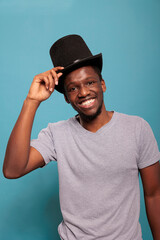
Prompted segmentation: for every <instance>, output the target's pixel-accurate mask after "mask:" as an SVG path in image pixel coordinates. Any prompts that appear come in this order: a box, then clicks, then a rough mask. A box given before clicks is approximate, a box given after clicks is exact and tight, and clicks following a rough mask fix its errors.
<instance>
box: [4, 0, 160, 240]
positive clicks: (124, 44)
mask: <svg viewBox="0 0 160 240" xmlns="http://www.w3.org/2000/svg"><path fill="white" fill-rule="evenodd" d="M73 33H75V34H80V35H82V37H83V38H84V39H85V41H86V42H87V44H88V45H89V47H90V49H91V51H92V53H93V54H98V53H100V52H102V53H103V60H104V65H103V66H104V67H103V72H102V74H103V78H104V79H105V81H106V86H107V91H106V93H105V103H106V107H107V109H108V110H115V111H118V112H123V113H127V114H133V115H139V116H141V117H143V118H144V119H146V120H147V121H148V122H149V124H150V125H151V127H152V129H153V132H154V134H155V137H156V139H157V142H158V145H159V146H160V134H159V133H160V125H159V123H160V106H159V103H160V100H159V99H160V98H159V89H160V81H159V77H160V64H159V63H160V46H159V43H160V1H159V0H121V1H120V0H99V1H98V0H81V1H76V0H46V1H44V0H32V1H31V0H30V1H29V0H28V1H26V0H14V1H12V0H0V35H1V36H0V76H1V94H0V112H1V117H0V132H1V134H0V168H1V169H2V164H3V159H4V154H5V148H6V145H7V141H8V138H9V135H10V133H11V130H12V128H13V126H14V124H15V122H16V119H17V117H18V115H19V112H20V110H21V107H22V104H23V101H24V99H25V98H26V95H27V92H28V90H29V87H30V84H31V82H32V79H33V77H34V76H35V75H36V74H38V73H41V72H43V71H46V70H48V69H50V68H52V63H51V60H50V57H49V48H50V46H51V45H52V43H53V42H54V41H56V40H57V39H58V38H60V37H62V36H64V35H67V34H73ZM74 114H75V112H74V110H72V108H71V107H70V106H69V105H68V104H66V103H65V102H64V99H63V96H62V95H61V94H59V93H56V92H55V93H54V94H53V95H52V96H51V97H50V99H48V100H47V101H46V102H43V103H42V104H41V105H40V108H39V109H38V111H37V114H36V118H35V121H34V126H33V131H32V138H36V137H37V134H38V132H39V131H40V130H41V129H42V128H44V127H46V126H47V124H48V122H54V121H59V120H62V119H67V118H69V117H71V116H73V115H74ZM140 184H141V182H140ZM58 194H59V192H58V174H57V164H56V163H51V164H49V165H48V166H47V167H45V168H43V169H38V170H36V171H34V172H32V173H30V174H28V175H26V176H24V177H23V178H20V179H16V180H7V179H5V178H4V177H3V174H2V171H1V172H0V239H2V240H19V239H20V240H22V239H23V240H32V239H39V240H45V239H47V240H51V239H52V240H53V239H54V240H58V239H59V237H58V233H57V226H58V224H59V223H60V222H61V220H62V217H61V213H60V208H59V197H58ZM140 222H141V225H142V232H143V238H144V240H150V239H152V237H151V232H150V229H149V226H148V222H147V218H146V214H145V207H144V200H143V190H142V185H141V213H140Z"/></svg>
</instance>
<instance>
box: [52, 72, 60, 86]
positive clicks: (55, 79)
mask: <svg viewBox="0 0 160 240" xmlns="http://www.w3.org/2000/svg"><path fill="white" fill-rule="evenodd" d="M51 74H52V76H53V78H54V82H55V85H57V84H58V74H57V73H56V72H55V71H54V70H53V69H52V70H51Z"/></svg>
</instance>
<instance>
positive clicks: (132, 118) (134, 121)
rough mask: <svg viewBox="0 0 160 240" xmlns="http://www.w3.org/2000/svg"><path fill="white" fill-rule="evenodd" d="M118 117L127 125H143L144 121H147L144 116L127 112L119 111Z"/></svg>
mask: <svg viewBox="0 0 160 240" xmlns="http://www.w3.org/2000/svg"><path fill="white" fill-rule="evenodd" d="M116 114H117V117H118V120H119V122H120V123H122V124H125V125H126V126H127V125H139V126H141V125H142V124H143V123H144V122H146V121H145V120H144V119H143V118H142V117H140V116H138V115H131V114H127V113H120V112H117V113H116Z"/></svg>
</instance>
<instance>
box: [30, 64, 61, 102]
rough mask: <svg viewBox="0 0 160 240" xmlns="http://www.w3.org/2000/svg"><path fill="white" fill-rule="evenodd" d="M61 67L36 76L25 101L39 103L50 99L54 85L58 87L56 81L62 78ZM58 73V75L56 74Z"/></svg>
mask: <svg viewBox="0 0 160 240" xmlns="http://www.w3.org/2000/svg"><path fill="white" fill-rule="evenodd" d="M63 69H64V68H63V67H60V66H58V67H55V68H52V69H51V70H48V71H46V72H43V73H40V74H38V75H36V76H35V77H34V79H33V82H32V84H31V87H30V89H29V93H28V95H27V99H29V100H34V101H36V102H37V103H41V102H42V101H44V100H46V99H47V98H49V97H50V95H51V94H52V92H53V91H54V88H55V85H58V80H59V78H60V77H61V76H62V74H63V73H62V72H59V71H61V70H63ZM57 71H58V73H57Z"/></svg>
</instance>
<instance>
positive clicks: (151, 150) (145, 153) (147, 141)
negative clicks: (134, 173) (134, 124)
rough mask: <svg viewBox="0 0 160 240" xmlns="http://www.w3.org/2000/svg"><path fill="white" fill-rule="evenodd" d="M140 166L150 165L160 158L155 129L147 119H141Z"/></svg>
mask: <svg viewBox="0 0 160 240" xmlns="http://www.w3.org/2000/svg"><path fill="white" fill-rule="evenodd" d="M141 120H142V121H141V130H140V136H139V159H138V168H139V169H142V168H145V167H148V166H150V165H152V164H154V163H156V162H157V161H159V160H160V152H159V149H158V145H157V141H156V139H155V136H154V134H153V131H152V129H151V127H150V125H149V124H148V122H147V121H145V120H144V119H141Z"/></svg>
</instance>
